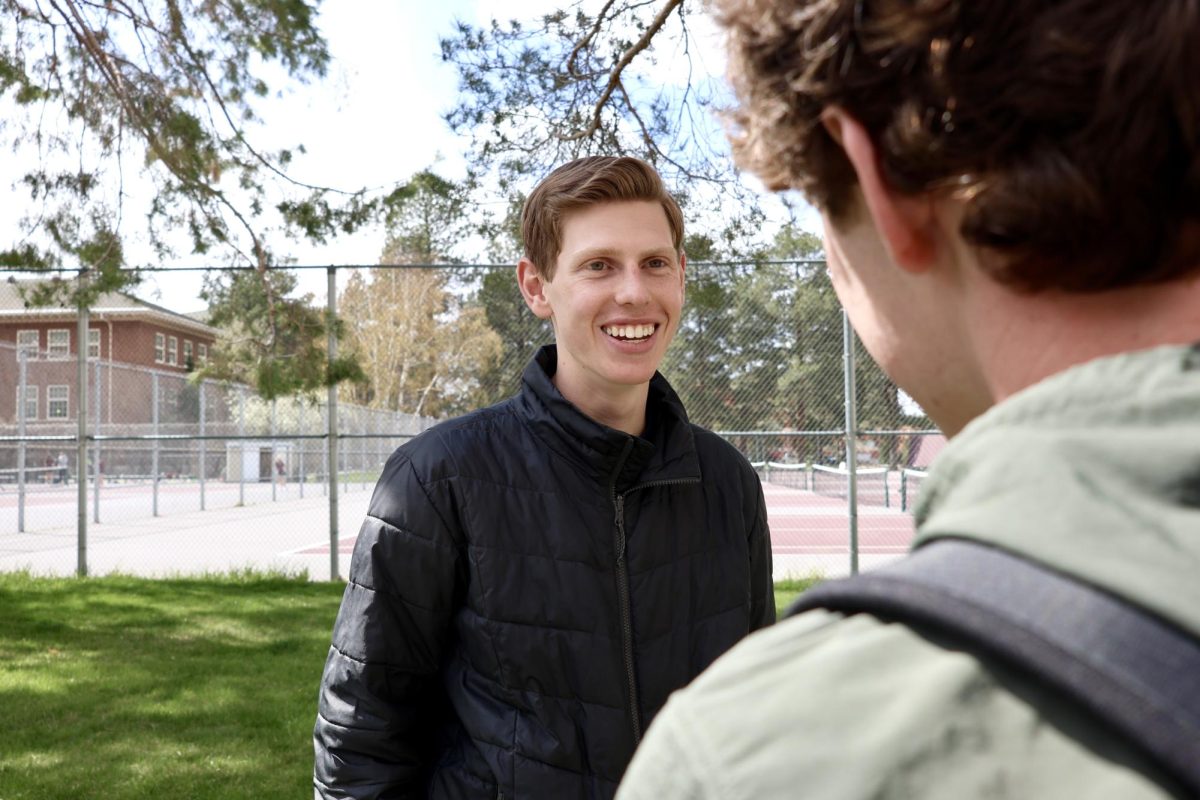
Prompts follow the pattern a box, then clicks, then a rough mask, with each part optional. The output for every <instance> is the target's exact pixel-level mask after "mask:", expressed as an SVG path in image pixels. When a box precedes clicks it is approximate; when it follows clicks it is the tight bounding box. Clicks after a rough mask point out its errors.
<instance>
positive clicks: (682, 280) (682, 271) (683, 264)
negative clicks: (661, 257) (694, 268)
mask: <svg viewBox="0 0 1200 800" xmlns="http://www.w3.org/2000/svg"><path fill="white" fill-rule="evenodd" d="M686 288H687V256H686V255H685V254H684V252H683V251H682V250H680V251H679V291H681V292H682V291H684V290H685V289H686Z"/></svg>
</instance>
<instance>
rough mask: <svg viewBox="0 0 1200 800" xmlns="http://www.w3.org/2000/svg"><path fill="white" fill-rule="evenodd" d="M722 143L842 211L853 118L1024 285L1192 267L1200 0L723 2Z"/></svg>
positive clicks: (886, 167) (744, 161)
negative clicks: (843, 127) (839, 119)
mask: <svg viewBox="0 0 1200 800" xmlns="http://www.w3.org/2000/svg"><path fill="white" fill-rule="evenodd" d="M716 5H717V7H718V14H719V17H720V19H721V22H722V24H723V25H724V27H725V28H726V32H727V37H728V48H729V55H730V63H729V73H730V79H731V81H732V83H733V85H734V89H735V91H736V93H737V96H738V102H739V107H738V108H736V109H735V110H734V111H733V112H732V114H731V116H732V119H733V122H734V130H733V131H732V132H731V139H732V142H733V149H734V155H735V158H736V159H737V161H738V162H739V163H740V164H741V165H742V166H743V167H745V168H747V169H749V170H751V171H753V172H755V173H757V174H758V175H759V176H760V177H761V178H762V179H763V181H764V182H765V183H766V185H767V186H768V187H769V188H772V189H784V188H796V189H799V190H801V191H802V192H804V193H805V194H806V195H807V196H808V197H809V199H810V200H812V201H813V202H814V203H816V204H817V205H818V206H819V207H821V208H822V209H824V210H826V211H828V212H829V214H830V215H831V216H833V217H834V218H835V219H838V218H840V217H843V216H844V215H845V214H846V213H847V212H848V211H849V206H850V203H851V199H852V191H851V190H852V187H853V186H854V183H855V173H854V171H853V169H852V168H851V166H850V163H849V162H848V160H847V159H846V156H845V154H844V153H843V152H842V150H841V148H840V147H838V145H837V144H836V143H835V142H834V141H833V140H832V138H831V137H830V136H829V134H828V132H827V131H826V130H825V128H824V126H823V125H822V124H821V121H820V115H821V113H822V111H823V110H824V109H826V108H828V107H830V106H839V107H841V108H843V109H845V110H846V111H847V112H848V113H849V114H851V115H852V116H853V117H855V118H856V119H857V120H859V122H861V123H862V125H863V126H864V127H865V128H866V130H867V132H868V134H869V135H870V137H871V139H872V141H873V142H874V144H875V146H876V148H877V150H878V153H879V159H880V166H881V169H882V172H883V175H884V178H885V180H886V181H887V182H888V184H889V185H890V186H892V187H893V188H894V189H896V190H897V191H899V192H901V193H903V194H917V193H921V192H929V191H947V192H953V193H956V194H957V196H959V197H961V198H962V199H963V200H964V203H965V215H964V218H963V221H962V229H961V232H962V235H963V237H964V238H965V239H966V240H967V241H968V242H971V243H972V244H975V245H977V246H980V247H982V248H987V249H990V250H991V251H993V252H995V253H997V254H999V256H1000V257H999V258H992V259H985V263H987V265H988V266H987V268H988V269H989V270H990V271H991V272H992V273H993V274H994V276H995V277H996V278H998V279H999V280H1001V281H1004V282H1005V283H1007V284H1009V285H1012V286H1014V287H1017V288H1019V289H1022V290H1025V291H1030V292H1034V291H1041V290H1061V291H1067V292H1099V291H1105V290H1109V289H1117V288H1122V287H1128V286H1136V285H1141V284H1150V283H1157V282H1161V281H1166V280H1171V279H1175V278H1178V277H1182V276H1184V275H1187V274H1189V273H1191V272H1192V271H1194V270H1196V269H1197V267H1198V266H1200V0H1140V2H1137V3H1118V2H1112V0H716Z"/></svg>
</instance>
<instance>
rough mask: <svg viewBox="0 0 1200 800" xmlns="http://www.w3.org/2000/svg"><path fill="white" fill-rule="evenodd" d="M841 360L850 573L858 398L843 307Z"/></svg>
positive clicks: (853, 570) (854, 569)
mask: <svg viewBox="0 0 1200 800" xmlns="http://www.w3.org/2000/svg"><path fill="white" fill-rule="evenodd" d="M842 362H843V368H844V369H845V373H846V374H845V389H846V506H847V508H848V511H849V521H850V574H851V575H857V574H858V399H857V396H856V394H857V393H856V389H855V381H854V329H853V328H851V327H850V317H849V316H847V315H846V311H845V309H843V310H842Z"/></svg>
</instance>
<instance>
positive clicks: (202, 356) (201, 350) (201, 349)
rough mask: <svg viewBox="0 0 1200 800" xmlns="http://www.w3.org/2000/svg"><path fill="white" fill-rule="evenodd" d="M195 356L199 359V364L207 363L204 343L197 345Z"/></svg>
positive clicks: (206, 348)
mask: <svg viewBox="0 0 1200 800" xmlns="http://www.w3.org/2000/svg"><path fill="white" fill-rule="evenodd" d="M196 355H197V356H199V357H200V363H201V364H206V363H208V345H206V344H205V343H204V342H200V343H199V344H197V345H196Z"/></svg>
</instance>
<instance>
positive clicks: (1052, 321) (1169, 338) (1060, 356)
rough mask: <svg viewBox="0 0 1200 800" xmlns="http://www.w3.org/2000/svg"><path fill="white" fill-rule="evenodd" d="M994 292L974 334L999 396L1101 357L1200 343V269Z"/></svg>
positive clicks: (990, 382)
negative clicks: (1063, 289) (1081, 287)
mask: <svg viewBox="0 0 1200 800" xmlns="http://www.w3.org/2000/svg"><path fill="white" fill-rule="evenodd" d="M990 294H992V295H993V296H991V297H988V298H985V302H984V303H982V304H980V306H979V307H980V308H982V309H986V310H985V311H984V312H983V313H981V314H980V315H979V317H978V320H979V321H978V325H977V326H976V330H975V331H974V334H975V336H974V339H975V342H976V351H977V352H978V353H979V356H980V363H981V364H982V365H983V368H984V370H985V373H986V375H985V377H986V379H987V381H988V385H989V387H990V388H991V393H992V397H993V400H994V401H995V402H1000V401H1001V400H1004V399H1005V398H1007V397H1010V396H1011V395H1013V394H1016V393H1017V392H1019V391H1021V390H1022V389H1025V388H1026V387H1028V386H1032V385H1033V384H1035V383H1037V382H1039V381H1041V380H1043V379H1045V378H1047V377H1049V376H1050V375H1053V374H1055V373H1058V372H1062V371H1063V370H1065V369H1068V368H1070V367H1073V366H1075V365H1077V364H1082V363H1084V362H1087V361H1091V360H1093V359H1096V358H1100V357H1103V356H1108V355H1115V354H1117V353H1124V352H1131V351H1135V350H1145V349H1148V348H1151V347H1157V346H1160V345H1169V344H1188V343H1191V342H1195V341H1200V273H1198V274H1194V275H1193V276H1192V277H1190V278H1189V279H1187V280H1181V281H1172V282H1170V283H1164V284H1160V285H1155V286H1144V287H1137V288H1133V289H1123V290H1116V291H1112V292H1105V293H1102V294H1089V295H1068V294H1062V293H1043V294H1037V295H1032V296H1027V295H1016V294H1013V293H1012V292H1010V291H1008V290H1006V289H999V288H998V289H996V290H995V291H994V292H991V293H990Z"/></svg>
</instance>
